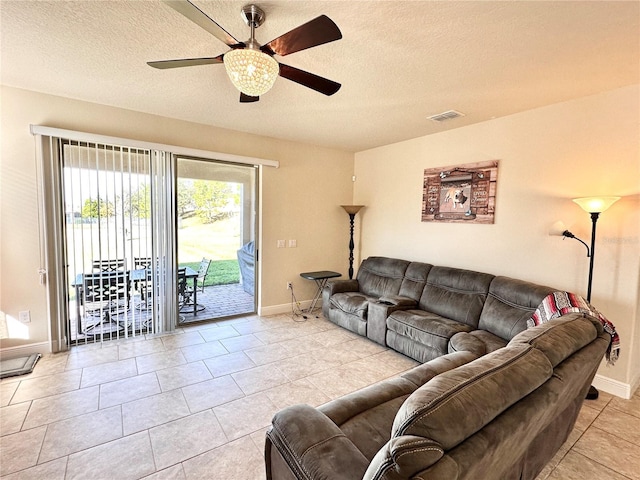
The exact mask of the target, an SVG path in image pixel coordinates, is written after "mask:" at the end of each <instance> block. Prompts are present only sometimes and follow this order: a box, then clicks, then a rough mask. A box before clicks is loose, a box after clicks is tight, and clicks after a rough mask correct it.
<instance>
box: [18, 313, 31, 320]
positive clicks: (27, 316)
mask: <svg viewBox="0 0 640 480" xmlns="http://www.w3.org/2000/svg"><path fill="white" fill-rule="evenodd" d="M18 316H19V319H20V321H21V322H22V323H31V312H29V310H23V311H21V312H20V313H19V314H18Z"/></svg>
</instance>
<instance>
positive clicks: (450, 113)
mask: <svg viewBox="0 0 640 480" xmlns="http://www.w3.org/2000/svg"><path fill="white" fill-rule="evenodd" d="M458 117H464V113H460V112H456V111H455V110H447V111H446V112H442V113H438V114H437V115H431V116H430V117H427V118H428V119H429V120H433V121H434V122H444V121H446V120H452V119H454V118H458Z"/></svg>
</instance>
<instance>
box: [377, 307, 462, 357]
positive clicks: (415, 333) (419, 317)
mask: <svg viewBox="0 0 640 480" xmlns="http://www.w3.org/2000/svg"><path fill="white" fill-rule="evenodd" d="M387 328H388V329H389V330H391V331H393V332H396V333H397V334H398V335H400V336H402V337H408V338H410V339H411V340H414V341H416V342H418V343H420V344H422V345H425V346H427V347H431V348H433V349H436V350H438V351H439V352H441V353H440V354H441V355H444V354H446V353H447V352H448V344H449V339H450V338H451V337H453V336H454V335H455V334H456V333H458V332H469V331H471V330H473V328H472V327H471V326H469V325H466V324H464V323H460V322H456V321H455V320H451V319H449V318H445V317H441V316H440V315H437V314H435V313H432V312H425V311H423V310H398V311H395V312H393V313H392V314H391V315H390V316H389V318H387Z"/></svg>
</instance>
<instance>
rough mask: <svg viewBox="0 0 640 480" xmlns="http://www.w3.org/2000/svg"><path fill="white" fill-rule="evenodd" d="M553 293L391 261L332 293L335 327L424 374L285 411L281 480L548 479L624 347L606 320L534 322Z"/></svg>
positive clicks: (277, 441) (274, 447) (270, 441)
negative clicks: (614, 344) (610, 351)
mask: <svg viewBox="0 0 640 480" xmlns="http://www.w3.org/2000/svg"><path fill="white" fill-rule="evenodd" d="M552 291H553V289H551V288H548V287H543V286H539V285H535V284H532V283H528V282H524V281H520V280H515V279H511V278H506V277H496V276H493V275H489V274H485V273H480V272H472V271H468V270H462V269H454V268H449V267H438V266H433V265H429V264H424V263H417V262H408V261H405V260H399V259H390V258H384V257H370V258H368V259H366V260H365V261H363V262H362V265H361V267H360V269H359V271H358V275H357V279H356V280H343V281H335V282H332V283H330V284H329V285H328V286H327V287H326V288H325V291H324V292H323V293H324V298H323V300H324V302H323V311H324V315H325V316H326V317H327V318H328V319H329V320H331V321H332V322H334V323H336V324H338V325H341V326H342V327H345V328H348V329H349V330H351V331H354V332H357V333H359V334H360V335H363V336H367V337H368V338H370V339H371V340H373V341H375V342H378V343H380V344H382V345H386V346H388V347H390V348H392V349H394V350H397V351H398V352H401V353H403V354H405V355H407V356H409V357H411V358H414V359H416V360H419V361H421V362H426V363H423V364H422V365H419V366H418V367H415V368H414V369H412V370H410V371H408V372H405V373H404V374H403V375H401V376H400V377H397V378H392V379H388V380H386V381H383V382H380V383H378V384H375V385H372V386H370V387H367V388H365V389H362V390H360V391H357V392H354V393H352V394H349V395H346V396H344V397H341V398H338V399H336V400H333V401H331V402H329V403H327V404H325V405H323V406H321V407H319V408H312V407H309V406H307V405H296V406H293V407H289V408H286V409H284V410H282V411H280V412H279V413H278V414H276V416H275V417H274V419H273V422H272V427H271V428H270V429H269V431H268V432H267V441H266V452H265V454H266V455H265V457H266V458H265V460H266V466H267V478H268V479H336V480H340V479H345V480H346V479H362V478H364V479H389V480H399V479H416V480H419V479H423V480H428V479H447V480H449V479H483V480H491V479H496V480H509V479H518V480H520V479H535V478H536V476H537V475H538V473H539V472H540V471H541V470H542V468H544V466H545V464H546V463H547V462H548V461H549V460H550V459H551V458H552V457H553V455H554V454H555V452H556V451H557V450H558V449H559V448H560V446H561V445H562V443H564V441H565V440H566V438H567V437H568V435H569V433H570V432H571V429H572V428H573V425H574V424H575V420H576V417H577V415H578V412H579V410H580V407H581V405H582V402H583V400H584V397H585V394H586V392H587V390H588V388H589V385H590V384H591V381H592V379H593V377H594V375H595V372H596V370H597V368H598V366H599V364H600V360H601V359H602V357H603V355H604V353H605V351H606V349H607V346H608V345H609V342H610V337H609V335H608V334H606V333H604V332H603V329H602V325H601V324H600V322H599V321H598V320H597V319H595V318H592V317H585V316H583V315H582V314H577V313H573V314H569V315H565V316H563V317H562V318H560V319H557V320H552V321H550V322H548V323H546V324H543V325H540V326H538V327H535V328H531V329H527V328H526V320H527V319H528V318H529V317H530V316H531V314H532V313H533V311H534V310H535V308H536V307H537V306H538V305H539V303H540V302H541V301H542V299H543V298H544V297H545V296H546V295H547V294H548V293H550V292H552Z"/></svg>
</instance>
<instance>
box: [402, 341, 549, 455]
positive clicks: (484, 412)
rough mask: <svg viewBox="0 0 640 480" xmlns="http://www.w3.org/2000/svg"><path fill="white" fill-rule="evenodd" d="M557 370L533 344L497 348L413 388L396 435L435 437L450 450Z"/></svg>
mask: <svg viewBox="0 0 640 480" xmlns="http://www.w3.org/2000/svg"><path fill="white" fill-rule="evenodd" d="M552 374H553V368H552V366H551V363H550V362H549V360H548V359H547V357H546V356H545V355H544V354H543V353H541V352H540V351H539V350H537V349H535V348H533V347H531V346H530V345H525V344H522V345H514V346H512V347H505V348H502V349H500V350H496V351H495V352H492V353H489V354H487V355H485V356H483V357H480V358H479V359H477V360H474V361H473V362H471V363H468V364H466V365H462V366H460V367H458V368H456V369H455V370H451V371H448V372H445V373H442V374H440V375H438V376H437V377H435V378H433V379H432V380H430V381H429V382H427V383H426V384H425V385H423V386H422V387H420V388H418V389H417V390H416V391H415V392H413V393H412V394H411V395H410V396H409V398H407V400H405V402H404V403H403V404H402V407H400V410H398V413H397V414H396V417H395V419H394V422H393V429H392V435H391V436H392V438H393V437H398V436H402V435H415V436H418V437H425V438H429V439H431V440H434V441H436V442H438V443H439V444H440V445H442V447H443V448H444V450H445V451H448V450H450V449H452V448H453V447H455V446H456V445H458V444H459V443H461V442H462V441H464V440H465V439H466V438H467V437H470V436H471V435H473V434H474V433H476V432H477V431H479V430H480V429H481V428H482V427H483V426H485V425H487V424H488V423H489V422H491V421H492V420H493V419H494V418H496V417H497V416H498V415H500V414H501V413H502V412H504V411H505V410H507V409H508V408H509V407H510V406H512V405H513V404H515V403H516V402H518V401H519V400H520V399H522V398H523V397H525V396H527V395H529V394H530V393H531V392H533V391H534V390H535V389H537V388H538V387H539V386H540V385H542V384H543V383H544V382H546V381H547V380H548V379H549V378H550V377H551V375H552Z"/></svg>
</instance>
